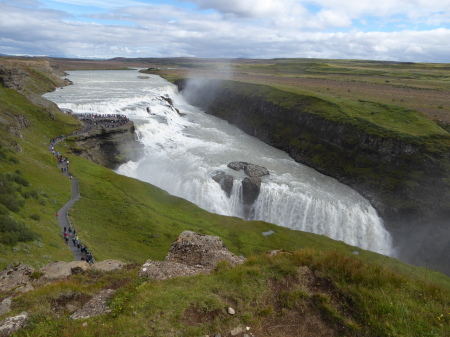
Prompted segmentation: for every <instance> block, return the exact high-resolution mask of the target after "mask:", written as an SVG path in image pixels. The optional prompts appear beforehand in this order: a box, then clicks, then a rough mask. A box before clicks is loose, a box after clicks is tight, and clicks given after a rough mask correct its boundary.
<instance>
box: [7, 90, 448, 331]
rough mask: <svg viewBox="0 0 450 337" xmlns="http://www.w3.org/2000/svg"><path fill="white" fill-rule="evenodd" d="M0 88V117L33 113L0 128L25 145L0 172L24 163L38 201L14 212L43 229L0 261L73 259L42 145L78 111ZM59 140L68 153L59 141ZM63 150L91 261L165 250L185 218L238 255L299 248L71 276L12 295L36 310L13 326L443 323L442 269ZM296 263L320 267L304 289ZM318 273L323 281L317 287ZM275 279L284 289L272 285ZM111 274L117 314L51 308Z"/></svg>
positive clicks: (394, 326) (360, 327) (366, 327)
mask: <svg viewBox="0 0 450 337" xmlns="http://www.w3.org/2000/svg"><path fill="white" fill-rule="evenodd" d="M0 99H1V104H0V106H1V112H2V117H3V118H5V119H7V118H10V116H9V115H6V114H5V113H9V114H13V115H17V114H19V113H21V114H23V115H24V116H26V117H27V118H28V119H29V121H30V127H29V128H28V129H25V130H22V132H23V135H24V137H23V139H21V140H19V139H17V138H13V137H12V136H10V135H8V134H7V133H6V132H4V130H2V133H1V141H2V144H3V145H4V146H5V147H6V146H7V144H10V143H11V142H18V143H19V144H20V146H21V147H22V149H23V152H16V153H12V152H7V156H10V157H11V156H14V157H15V158H17V159H18V161H17V160H8V159H6V160H2V161H1V166H0V168H1V172H14V171H15V170H17V169H19V170H21V171H22V174H23V176H24V177H25V178H26V179H27V180H28V181H29V182H30V183H31V185H30V186H29V187H28V188H27V189H29V190H36V191H38V192H39V193H38V198H37V200H35V199H33V198H30V199H24V202H25V205H24V207H22V208H21V210H20V211H19V212H18V213H17V214H16V213H11V215H12V216H14V217H15V218H17V219H22V220H23V221H24V222H25V223H26V224H27V225H28V226H30V227H31V228H32V229H33V230H35V231H36V232H38V233H39V234H41V236H42V239H41V241H34V242H31V243H25V244H19V245H18V246H16V247H14V250H13V249H12V248H11V247H8V246H1V248H0V249H1V250H2V255H1V258H2V260H0V262H1V263H2V265H3V266H4V265H5V264H6V263H9V262H11V261H13V260H17V261H20V262H24V263H27V264H31V265H35V266H39V265H41V264H43V263H46V262H49V261H52V260H57V259H59V260H70V259H71V256H70V254H69V252H68V250H67V249H66V248H65V245H64V244H63V243H62V240H61V238H60V236H59V231H58V227H57V224H56V219H55V217H54V213H55V211H56V210H58V209H59V207H61V206H62V205H63V204H64V203H65V201H66V200H68V199H69V197H70V185H69V181H68V180H67V179H66V178H64V177H63V176H62V175H61V174H59V172H58V170H57V168H56V164H55V162H54V159H53V158H52V157H51V155H50V154H49V153H48V151H47V144H48V140H49V139H50V138H51V137H52V136H54V135H58V134H66V133H68V132H69V130H72V129H74V128H75V125H74V121H73V120H71V119H68V116H66V115H63V114H57V115H55V118H56V119H55V120H52V119H51V118H49V117H48V115H47V114H46V113H45V111H43V109H41V108H38V107H36V106H33V105H30V104H29V103H28V102H27V101H26V100H25V99H24V98H23V96H21V95H19V94H17V93H16V92H14V91H12V90H8V89H4V88H0ZM5 129H6V128H5ZM58 149H59V150H61V152H63V153H65V148H64V145H63V144H62V145H58ZM69 157H70V160H71V166H72V170H73V172H74V173H75V175H76V176H77V177H78V179H79V181H80V191H81V196H82V198H81V200H80V201H79V202H78V203H77V204H76V206H75V207H74V208H73V209H72V210H71V213H70V215H71V218H72V221H73V223H74V225H75V226H76V228H77V230H78V232H79V234H80V236H81V239H82V240H83V242H85V243H87V244H88V246H89V248H90V249H91V250H92V251H93V253H94V255H95V257H96V258H97V259H98V260H103V259H107V258H117V259H120V260H123V261H126V262H137V263H142V262H143V261H145V260H146V259H148V258H151V259H155V260H156V259H162V258H163V257H164V256H165V254H166V253H167V251H168V249H169V246H170V243H171V242H172V241H173V239H174V238H175V237H176V236H177V235H178V234H179V233H180V232H181V231H182V230H185V229H190V230H195V231H198V232H200V233H205V234H213V235H218V236H220V237H221V238H222V239H223V240H224V242H225V243H226V245H227V246H228V247H229V248H230V250H232V251H233V252H235V253H238V254H244V255H246V256H250V255H253V254H257V253H260V252H263V251H267V250H269V249H273V248H276V249H280V248H284V249H286V250H290V251H294V250H298V249H300V248H302V250H301V251H300V252H298V253H296V254H294V255H293V256H289V257H281V258H272V259H270V258H263V257H254V258H252V259H250V261H249V262H248V263H247V264H246V265H244V266H242V267H239V268H236V269H232V270H229V269H228V268H226V266H221V268H219V271H218V272H217V273H215V274H213V275H210V276H199V277H195V278H189V279H183V278H181V279H177V280H173V281H168V282H144V280H140V279H139V278H137V277H136V275H135V271H133V270H131V271H128V272H127V271H123V272H120V273H118V274H114V273H113V274H107V275H101V274H98V273H97V274H96V273H88V274H87V275H85V276H79V277H74V278H73V279H72V280H68V281H63V282H61V283H57V284H55V285H49V286H45V287H43V288H40V289H38V290H37V291H35V292H32V293H29V294H26V295H24V296H21V297H20V298H18V299H16V300H15V301H14V303H13V313H18V312H20V311H22V310H25V309H26V310H28V311H29V312H30V313H31V314H32V324H31V325H30V327H29V328H28V329H26V330H24V331H23V332H22V333H21V335H27V334H28V335H33V336H40V335H45V336H51V335H54V336H62V335H71V336H86V335H93V334H94V335H98V336H105V335H111V334H115V335H123V336H126V335H128V336H129V335H143V334H150V335H151V334H153V335H157V336H164V335H167V336H169V335H175V334H174V331H184V335H192V336H197V335H200V334H201V333H203V334H204V333H211V332H215V331H225V328H229V327H234V326H236V325H237V324H240V323H242V324H247V325H251V326H253V327H257V326H258V325H260V324H263V323H262V322H264V321H268V322H273V324H274V325H276V324H277V323H276V322H277V321H278V320H280V319H282V317H283V315H288V316H289V315H291V314H293V313H295V314H298V315H300V314H301V313H304V312H312V313H317V314H318V315H319V316H320V317H322V318H323V320H324V322H325V323H324V324H325V325H327V326H330V327H331V328H332V329H333V330H335V331H340V333H339V334H340V335H342V334H348V335H355V336H356V335H369V336H408V335H409V336H419V335H425V334H426V333H427V334H428V335H430V336H445V335H448V334H449V333H450V331H449V317H448V316H447V315H448V314H447V312H446V309H447V308H448V307H449V305H450V303H449V298H450V280H449V278H448V277H445V276H444V275H442V274H440V273H436V272H432V271H428V270H426V269H423V268H416V267H413V266H409V265H406V264H404V263H401V262H399V261H397V260H395V259H392V258H386V257H384V256H381V255H378V254H375V253H371V252H367V251H363V250H361V249H359V248H355V247H350V246H348V245H346V244H344V243H342V242H337V241H334V240H331V239H329V238H326V237H324V236H319V235H314V234H309V233H302V232H298V231H292V230H289V229H285V228H280V227H277V226H275V225H272V224H267V223H263V222H245V221H243V220H241V219H237V218H230V217H222V216H218V215H215V214H211V213H208V212H206V211H203V210H201V209H199V208H198V207H196V206H195V205H193V204H191V203H189V202H187V201H184V200H182V199H179V198H175V197H172V196H170V195H168V194H167V193H165V192H163V191H161V190H159V189H157V188H155V187H153V186H151V185H148V184H144V183H142V182H139V181H136V180H134V179H130V178H127V177H123V176H119V175H117V174H115V173H114V172H111V171H110V170H107V169H105V168H103V167H100V166H98V165H95V164H93V163H91V162H89V161H87V160H84V159H81V158H76V157H74V156H70V154H69ZM30 214H39V216H40V220H39V221H36V220H33V219H30V218H29V217H30ZM269 229H273V230H275V232H276V234H273V235H271V236H269V237H268V238H265V237H264V236H263V235H262V234H261V233H262V232H263V231H267V230H269ZM153 234H156V235H153ZM355 250H357V251H359V252H360V254H359V255H358V256H355V255H353V254H352V251H355ZM327 252H328V253H327ZM304 265H307V266H309V267H310V268H311V269H312V270H314V271H315V274H316V278H317V279H316V281H317V282H316V285H315V287H313V288H312V289H309V290H308V289H304V287H305V286H304V285H303V283H302V282H303V281H302V275H301V274H299V271H298V269H297V267H298V266H304ZM385 268H386V269H385ZM292 280H296V281H295V282H294V281H292ZM128 282H129V283H128ZM143 282H144V283H143ZM322 283H323V284H325V285H326V286H323V287H322V286H321V285H320V284H322ZM125 284H127V285H125ZM276 284H278V285H279V287H280V288H283V287H284V288H286V291H278V292H274V285H276ZM288 284H291V286H287V285H288ZM107 285H109V286H114V287H118V286H120V285H124V286H123V287H122V288H121V289H120V290H119V293H118V294H117V296H116V297H115V298H114V299H113V300H112V303H111V306H112V308H113V314H112V315H108V316H103V317H100V318H97V319H94V320H92V324H91V323H89V327H90V328H89V331H86V330H83V329H82V328H80V326H81V324H79V323H76V322H71V321H69V320H67V319H66V317H67V312H66V311H65V309H61V310H62V311H61V310H60V311H54V310H52V306H53V305H54V303H55V301H57V300H58V299H60V298H61V297H64V296H65V297H70V296H72V297H74V296H75V295H76V294H78V295H80V294H93V293H95V292H96V291H98V290H99V289H101V288H103V287H106V286H107ZM311 287H312V286H311ZM322 288H323V289H322ZM5 296H6V294H5ZM2 297H3V295H2ZM75 297H76V296H75ZM230 304H232V305H233V306H235V307H237V309H238V315H236V316H233V317H232V318H231V317H228V316H226V315H217V319H213V320H210V319H206V318H204V319H203V320H202V321H201V322H200V323H199V322H194V323H193V322H189V320H185V319H184V316H185V315H186V312H187V311H188V310H190V309H189V308H194V309H195V311H199V312H200V313H198V314H199V315H200V314H202V315H203V314H205V315H206V316H205V317H210V316H208V315H207V314H208V313H210V312H216V310H219V311H220V310H222V309H223V307H224V306H226V305H230ZM161 313H164V314H161ZM441 314H442V315H443V316H442V317H440V315H441ZM437 317H439V318H437ZM142 322H152V323H151V324H143V323H142ZM410 322H412V323H410Z"/></svg>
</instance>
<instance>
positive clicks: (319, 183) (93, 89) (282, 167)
mask: <svg viewBox="0 0 450 337" xmlns="http://www.w3.org/2000/svg"><path fill="white" fill-rule="evenodd" d="M143 77H146V78H143ZM68 78H69V79H70V80H71V81H73V82H74V85H71V86H68V87H64V88H62V89H57V90H56V91H54V92H51V93H48V94H46V95H44V97H45V98H47V99H49V100H51V101H54V102H55V103H56V104H58V106H59V107H60V108H68V109H72V110H73V111H74V112H80V113H97V114H98V113H100V114H117V113H119V114H125V115H127V116H128V117H129V118H130V119H131V120H132V121H133V122H134V123H135V125H136V130H137V131H136V136H137V137H138V139H139V141H140V142H142V143H143V144H144V151H143V153H142V157H141V158H140V159H139V160H138V161H137V162H128V163H125V164H123V165H121V166H120V167H119V168H118V169H117V170H116V172H117V173H119V174H122V175H126V176H129V177H133V178H136V179H139V180H141V181H144V182H148V183H151V184H153V185H155V186H158V187H160V188H162V189H164V190H166V191H167V192H169V193H171V194H172V195H176V196H179V197H181V198H184V199H187V200H189V201H191V202H193V203H195V204H197V205H198V206H200V207H202V208H204V209H206V210H208V211H210V212H214V213H218V214H222V215H228V216H238V217H242V218H247V220H264V221H267V222H271V223H275V224H277V225H280V226H285V227H289V228H292V229H296V230H302V231H307V232H312V233H317V234H324V235H326V236H328V237H330V238H333V239H336V240H342V241H344V242H346V243H348V244H351V245H354V246H358V247H361V248H363V249H368V250H371V251H374V252H378V253H381V254H384V255H392V254H393V249H392V239H391V236H390V234H389V233H388V232H387V231H386V229H385V228H384V226H383V221H382V220H381V219H380V218H379V217H378V215H377V212H376V211H375V209H374V208H373V207H372V206H371V205H370V203H369V202H368V201H367V200H366V199H364V198H363V197H362V196H361V195H360V194H358V193H357V192H356V191H354V190H352V189H351V188H349V187H348V186H346V185H343V184H341V183H339V182H338V181H337V180H335V179H333V178H330V177H328V176H325V175H322V174H320V173H318V172H316V171H315V170H313V169H311V168H309V167H307V166H305V165H302V164H299V163H297V162H295V161H294V160H293V159H291V158H290V157H289V156H288V155H287V154H286V153H285V152H283V151H280V150H277V149H274V148H272V147H270V146H268V145H267V144H265V143H263V142H261V141H259V140H258V139H256V138H254V137H251V136H248V135H246V134H245V133H243V132H242V131H240V130H239V129H238V128H237V127H235V126H234V125H230V124H228V123H227V122H226V121H223V120H220V119H218V118H216V117H214V116H211V115H208V114H205V113H204V112H203V111H201V110H199V109H198V108H196V107H194V106H191V105H189V104H188V103H186V101H185V100H184V99H183V97H182V95H180V94H179V93H178V90H177V88H176V86H174V85H173V84H171V83H169V82H167V81H166V80H164V79H162V78H160V77H159V76H154V75H148V76H142V74H140V73H138V72H137V71H74V72H70V73H69V76H68ZM163 97H164V98H163ZM167 98H170V99H171V100H172V101H173V106H172V105H171V104H170V102H169V101H168V100H167ZM175 108H176V109H178V111H179V112H180V113H178V112H177V111H176V109H175ZM231 161H245V162H249V163H253V164H257V165H260V166H263V167H266V168H267V169H268V170H269V172H270V174H269V175H268V176H264V177H263V178H262V181H263V182H262V184H261V191H260V194H259V197H258V199H257V200H256V201H255V203H254V204H253V206H252V209H251V212H250V213H248V212H246V211H245V210H244V207H243V203H242V185H241V183H240V182H241V181H242V180H243V178H244V174H243V173H241V172H237V171H234V170H232V169H229V168H228V167H227V164H228V163H229V162H231ZM217 171H224V172H226V173H227V174H231V175H233V176H234V178H235V183H234V185H233V190H232V193H231V194H230V197H228V196H227V194H226V193H225V192H224V191H223V190H222V189H221V187H220V185H219V184H218V183H217V182H215V181H214V180H213V179H212V175H214V173H215V172H217ZM248 214H249V215H248Z"/></svg>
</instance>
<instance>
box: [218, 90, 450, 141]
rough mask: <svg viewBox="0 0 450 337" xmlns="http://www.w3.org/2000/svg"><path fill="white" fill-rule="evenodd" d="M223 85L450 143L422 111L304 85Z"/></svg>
mask: <svg viewBox="0 0 450 337" xmlns="http://www.w3.org/2000/svg"><path fill="white" fill-rule="evenodd" d="M221 87H222V88H226V89H229V90H233V91H237V92H239V93H240V94H243V95H245V96H249V97H261V98H262V97H264V98H265V99H266V100H268V101H270V102H273V103H274V104H276V105H279V106H282V107H284V108H287V109H298V108H299V109H301V110H302V111H304V112H306V113H312V114H317V115H320V116H322V117H324V118H326V119H330V120H333V121H338V122H342V123H344V124H350V125H354V126H356V127H357V128H359V129H361V130H363V131H364V132H366V133H369V134H375V135H380V136H382V137H392V138H396V139H399V140H405V141H407V142H408V143H413V144H414V143H415V144H420V145H422V144H424V143H429V144H430V145H432V146H436V144H435V143H439V144H441V143H443V144H444V145H445V146H449V144H450V134H449V133H448V132H447V131H446V130H444V129H442V128H441V127H440V126H439V125H437V124H436V123H434V122H433V121H431V120H430V119H428V118H426V117H425V116H424V115H422V114H421V113H419V112H418V111H415V110H412V109H408V108H403V107H401V106H396V105H392V104H390V105H388V104H382V103H377V102H372V101H365V100H359V101H357V102H351V101H344V102H343V101H341V102H339V103H338V102H337V101H336V100H335V99H333V100H326V99H323V98H320V97H319V96H317V95H311V94H309V95H306V94H305V93H304V91H303V90H302V89H301V88H292V87H279V88H281V89H277V87H275V88H274V87H270V86H264V85H256V84H243V83H239V82H233V81H224V82H221Z"/></svg>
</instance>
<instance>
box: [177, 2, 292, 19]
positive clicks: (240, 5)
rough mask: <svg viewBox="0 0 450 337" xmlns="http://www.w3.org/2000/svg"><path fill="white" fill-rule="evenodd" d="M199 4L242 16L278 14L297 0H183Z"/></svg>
mask: <svg viewBox="0 0 450 337" xmlns="http://www.w3.org/2000/svg"><path fill="white" fill-rule="evenodd" d="M183 1H189V2H193V3H195V4H197V5H198V6H199V7H200V8H202V9H215V10H217V11H218V12H220V13H223V14H233V15H236V16H240V17H250V18H257V17H264V16H269V15H270V16H277V15H280V14H285V13H287V12H288V10H289V8H290V7H292V5H293V4H295V2H292V1H291V0H285V1H280V0H245V1H243V0H183Z"/></svg>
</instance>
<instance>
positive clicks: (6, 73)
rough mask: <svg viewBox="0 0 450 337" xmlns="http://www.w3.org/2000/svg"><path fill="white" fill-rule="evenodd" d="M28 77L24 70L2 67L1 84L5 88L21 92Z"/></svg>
mask: <svg viewBox="0 0 450 337" xmlns="http://www.w3.org/2000/svg"><path fill="white" fill-rule="evenodd" d="M26 77H27V73H26V72H25V71H24V70H22V69H19V68H10V67H5V66H0V83H1V84H2V85H3V86H4V87H5V88H10V89H15V90H18V91H21V90H22V89H23V87H24V80H25V78H26Z"/></svg>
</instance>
